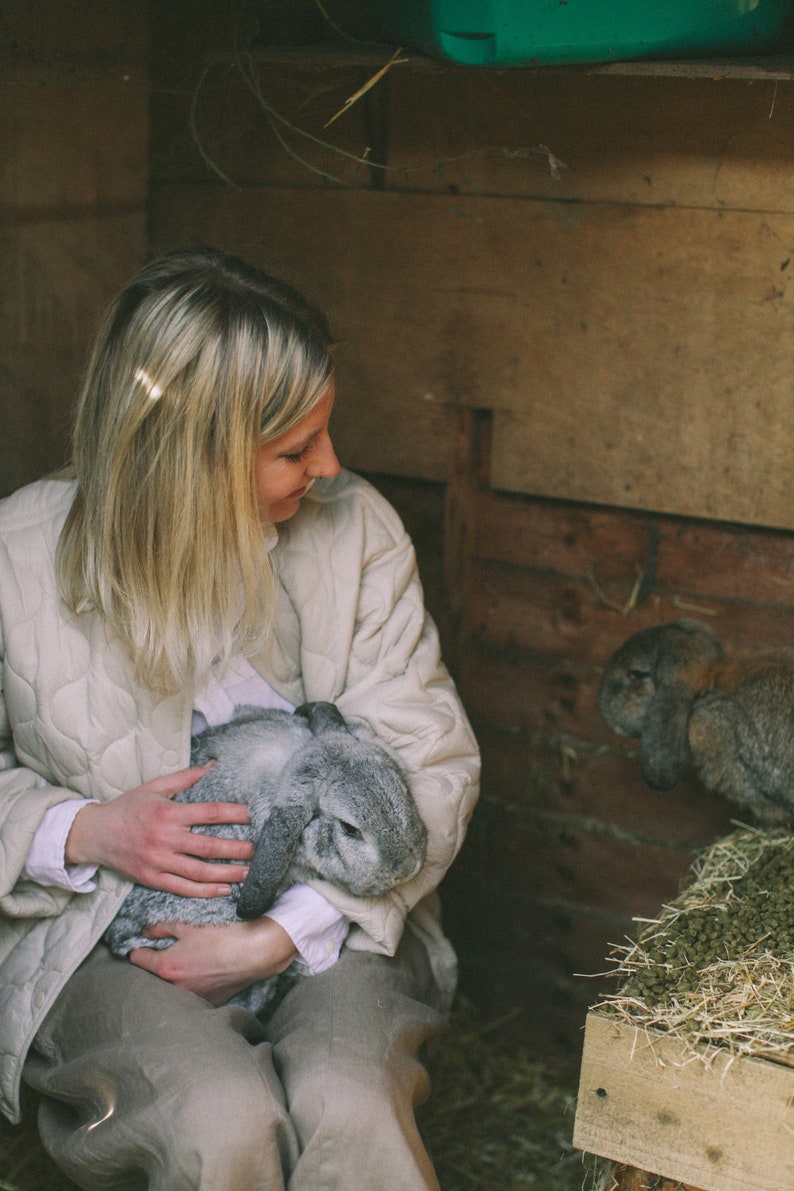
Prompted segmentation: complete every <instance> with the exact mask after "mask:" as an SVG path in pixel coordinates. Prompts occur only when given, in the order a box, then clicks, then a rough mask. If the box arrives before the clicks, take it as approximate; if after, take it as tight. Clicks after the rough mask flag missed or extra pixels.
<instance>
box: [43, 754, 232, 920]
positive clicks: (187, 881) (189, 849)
mask: <svg viewBox="0 0 794 1191" xmlns="http://www.w3.org/2000/svg"><path fill="white" fill-rule="evenodd" d="M206 772H207V766H201V767H197V766H194V767H193V768H191V769H181V770H180V771H179V772H178V773H172V774H169V775H168V776H167V777H158V778H154V779H153V780H152V781H150V782H145V783H144V784H143V785H142V786H137V787H136V788H135V789H134V790H128V791H127V792H126V793H125V794H120V795H119V796H118V798H115V799H113V801H112V802H93V803H87V804H86V806H84V807H83V808H82V809H81V810H80V811H78V813H77V816H76V817H75V820H74V822H73V823H72V828H71V831H70V832H69V836H68V838H67V840H66V862H67V864H102V865H106V866H107V867H108V868H112V869H114V870H115V871H116V872H117V873H121V875H122V876H123V877H129V878H131V879H132V880H133V881H137V882H138V884H139V885H147V886H149V888H150V889H162V890H163V891H164V892H166V893H179V894H182V895H183V896H185V897H222V896H225V895H227V894H229V893H231V884H230V882H233V881H234V882H238V881H244V880H245V877H246V875H247V873H248V864H247V862H248V861H249V860H250V859H251V856H252V854H253V845H252V844H250V843H248V842H247V841H246V840H233V839H219V838H218V837H217V836H214V835H206V834H203V833H202V834H199V833H197V832H193V831H191V830H190V829H191V827H197V826H207V825H209V824H217V823H248V822H250V819H249V815H248V808H247V807H246V806H244V805H242V804H241V803H237V802H172V801H171V799H172V798H173V797H174V795H175V794H177V793H179V791H180V790H186V789H187V788H188V787H189V786H192V785H194V784H195V783H196V782H197V781H198V780H199V778H200V777H203V776H204V774H205V773H206ZM213 860H223V861H226V862H227V863H226V864H225V865H224V866H223V867H222V868H220V869H219V867H218V865H217V864H213V863H211V862H212V861H213Z"/></svg>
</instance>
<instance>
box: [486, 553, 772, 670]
mask: <svg viewBox="0 0 794 1191" xmlns="http://www.w3.org/2000/svg"><path fill="white" fill-rule="evenodd" d="M627 595H628V593H626V592H623V591H620V590H617V591H616V590H614V589H612V588H610V587H609V585H607V584H604V585H603V587H602V586H594V585H593V583H592V581H591V580H590V579H573V578H568V577H566V576H558V575H554V574H553V573H547V572H536V571H530V570H522V569H521V568H517V567H516V568H511V567H508V566H500V565H498V564H494V563H482V562H478V563H477V565H476V566H475V567H474V568H473V582H472V585H471V591H470V596H469V599H468V601H467V606H466V614H465V625H464V630H465V631H466V632H467V633H468V634H470V635H471V636H472V637H475V638H478V639H481V640H482V641H485V642H487V643H488V644H490V645H493V646H496V647H501V648H505V649H524V650H528V651H530V652H536V653H540V654H543V655H545V656H547V657H549V658H576V659H577V660H578V661H580V662H586V663H589V664H592V665H603V664H604V663H605V662H606V661H607V659H608V658H609V657H610V656H611V654H612V653H613V652H614V650H615V649H617V648H618V646H619V645H621V644H622V642H623V641H625V639H626V638H627V637H628V636H630V635H631V634H632V633H634V632H637V631H638V630H639V629H643V628H648V627H650V626H651V625H656V624H664V623H666V622H667V621H672V620H676V619H678V618H679V617H681V616H694V617H698V616H699V617H700V619H702V620H704V621H705V623H707V624H709V625H711V626H712V627H713V629H714V631H715V632H716V633H717V635H718V637H719V638H720V639H721V640H723V641H725V642H726V644H727V643H731V644H733V645H735V646H737V647H738V646H746V647H748V648H753V647H758V646H759V645H762V644H763V645H767V646H776V645H782V644H791V641H792V640H794V606H792V605H778V606H775V605H766V604H763V603H760V604H742V603H740V602H732V601H729V600H721V599H712V598H710V597H709V596H708V595H707V594H706V593H698V594H697V595H696V596H694V597H692V596H689V597H688V596H686V595H684V596H680V595H679V593H677V592H668V591H654V592H651V594H650V595H649V596H648V598H647V599H646V600H645V601H644V603H642V604H641V605H638V606H637V607H635V608H633V609H632V610H631V611H628V610H626V611H622V610H621V608H620V606H619V600H620V598H621V597H622V598H623V599H626V598H627ZM610 597H613V599H614V602H610Z"/></svg>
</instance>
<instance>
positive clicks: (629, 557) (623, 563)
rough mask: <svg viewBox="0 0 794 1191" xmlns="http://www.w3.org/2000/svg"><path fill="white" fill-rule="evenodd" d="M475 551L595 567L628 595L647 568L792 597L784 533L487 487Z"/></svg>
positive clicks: (675, 585)
mask: <svg viewBox="0 0 794 1191" xmlns="http://www.w3.org/2000/svg"><path fill="white" fill-rule="evenodd" d="M473 549H474V552H475V553H476V554H477V555H478V557H480V558H482V559H489V560H493V561H495V562H507V563H511V564H512V565H514V566H525V567H536V568H539V569H542V570H553V571H555V572H556V573H557V574H562V575H578V576H583V575H587V574H592V575H593V577H594V578H597V579H598V580H599V581H600V582H602V583H607V582H608V583H618V584H620V585H621V586H622V588H623V590H624V592H625V593H626V594H627V595H628V594H629V593H630V592H631V589H632V588H633V586H634V584H635V582H636V580H637V576H638V574H639V573H640V572H641V571H643V570H645V569H648V568H652V569H653V579H654V581H655V583H656V584H657V585H658V586H659V587H661V588H662V589H664V590H667V591H678V592H688V593H692V594H697V595H702V596H706V597H707V598H708V597H711V598H719V599H725V600H746V601H750V602H752V603H757V602H764V603H770V604H789V603H791V602H792V598H793V595H794V535H792V534H789V533H786V532H785V531H780V530H765V529H760V528H759V529H751V528H747V527H739V526H730V525H724V524H721V523H718V522H707V521H700V522H696V523H693V522H691V521H689V520H679V519H676V518H672V517H662V516H658V515H655V514H651V513H636V512H631V511H627V510H624V509H609V508H600V507H597V506H591V505H583V504H575V503H571V502H567V501H551V500H543V499H533V498H532V497H526V496H524V497H522V496H518V495H515V494H508V493H505V492H495V491H492V490H486V491H481V492H480V493H479V494H478V503H477V538H476V541H475V543H474V547H473ZM615 598H616V599H617V598H619V597H618V593H617V592H615Z"/></svg>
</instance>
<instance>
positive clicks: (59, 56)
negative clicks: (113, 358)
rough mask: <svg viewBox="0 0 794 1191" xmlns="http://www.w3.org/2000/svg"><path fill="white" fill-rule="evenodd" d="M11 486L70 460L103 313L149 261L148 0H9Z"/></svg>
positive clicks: (6, 347)
mask: <svg viewBox="0 0 794 1191" xmlns="http://www.w3.org/2000/svg"><path fill="white" fill-rule="evenodd" d="M0 61H2V67H3V84H4V85H3V118H2V120H0V152H1V153H2V157H3V170H2V174H0V309H1V310H2V318H0V385H2V394H1V395H0V402H2V409H3V418H4V439H3V442H4V449H3V453H2V462H0V493H7V492H9V491H11V490H12V489H14V488H16V487H18V486H19V485H21V484H23V483H25V482H27V481H28V480H31V479H34V478H35V477H37V476H38V475H41V474H42V473H43V472H46V471H48V470H51V469H53V468H57V467H60V466H61V465H62V464H63V462H64V459H65V457H66V454H67V452H68V431H69V422H70V411H71V408H72V405H73V402H74V399H75V396H76V393H77V389H78V385H79V380H80V376H81V374H82V372H83V370H84V368H85V363H86V354H87V350H88V345H89V342H90V340H91V338H92V336H93V333H94V330H95V328H96V324H97V322H98V319H99V315H100V312H101V310H102V309H103V307H104V306H105V304H106V302H107V301H108V300H109V299H110V297H111V296H112V295H113V293H114V292H115V291H116V290H117V289H118V287H119V286H120V285H121V284H122V283H123V282H124V281H126V280H127V279H128V277H129V276H130V275H131V273H133V272H134V270H135V269H137V268H138V267H139V266H140V264H141V263H142V262H143V260H144V259H145V256H146V207H147V183H148V164H147V151H148V115H147V88H148V69H147V64H146V22H145V4H143V3H135V4H122V3H110V4H108V3H104V2H101V0H93V2H92V3H74V2H73V3H57V2H56V0H48V2H46V3H41V4H34V5H29V4H24V3H21V2H20V0H15V2H12V3H9V4H5V5H4V6H3V20H2V23H1V24H0Z"/></svg>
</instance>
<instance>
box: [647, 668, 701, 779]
mask: <svg viewBox="0 0 794 1191" xmlns="http://www.w3.org/2000/svg"><path fill="white" fill-rule="evenodd" d="M693 702H694V694H693V692H692V691H691V690H690V689H689V688H687V687H685V686H684V685H683V684H681V683H676V684H675V685H672V686H666V687H664V688H663V689H662V690H660V691H657V692H656V694H655V695H654V697H653V700H652V702H651V705H650V707H649V708H648V712H647V714H646V717H645V722H644V724H643V727H642V732H641V733H640V767H641V769H642V776H643V777H644V778H645V780H646V782H647V783H648V785H649V786H650V787H651V789H653V790H672V788H673V786H675V785H677V783H678V782H680V781H681V778H682V777H683V776H684V773H685V772H686V768H687V766H688V764H689V761H690V748H689V716H690V714H691V711H692V704H693Z"/></svg>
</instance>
